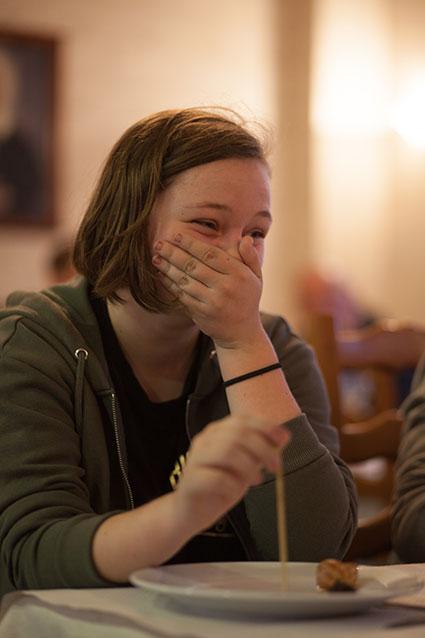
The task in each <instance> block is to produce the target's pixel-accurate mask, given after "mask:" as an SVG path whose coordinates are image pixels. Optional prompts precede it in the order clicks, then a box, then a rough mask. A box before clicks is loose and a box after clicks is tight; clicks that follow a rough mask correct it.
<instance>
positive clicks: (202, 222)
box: [192, 219, 218, 230]
mask: <svg viewBox="0 0 425 638" xmlns="http://www.w3.org/2000/svg"><path fill="white" fill-rule="evenodd" d="M192 224H197V225H198V226H203V227H204V228H210V229H211V230H217V228H218V224H217V222H215V221H214V220H212V219H194V220H193V222H192Z"/></svg>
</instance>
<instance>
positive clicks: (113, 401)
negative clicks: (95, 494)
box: [111, 392, 134, 510]
mask: <svg viewBox="0 0 425 638" xmlns="http://www.w3.org/2000/svg"><path fill="white" fill-rule="evenodd" d="M111 404H112V422H113V426H114V435H115V443H116V446H117V454H118V463H119V466H120V470H121V476H122V478H123V481H124V484H125V487H126V489H127V494H128V497H129V499H130V507H131V509H132V510H133V509H134V498H133V492H132V490H131V485H130V481H129V480H128V474H127V471H126V469H125V465H124V460H123V455H122V449H121V443H120V437H119V433H118V417H117V398H116V395H115V392H111Z"/></svg>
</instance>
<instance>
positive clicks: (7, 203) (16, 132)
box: [0, 29, 58, 226]
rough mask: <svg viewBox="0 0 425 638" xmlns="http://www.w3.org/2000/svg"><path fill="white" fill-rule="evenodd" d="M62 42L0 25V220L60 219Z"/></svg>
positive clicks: (33, 222) (39, 222)
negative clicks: (59, 59) (57, 208)
mask: <svg viewBox="0 0 425 638" xmlns="http://www.w3.org/2000/svg"><path fill="white" fill-rule="evenodd" d="M57 48H58V44H57V41H56V40H55V39H54V38H49V37H44V36H40V35H31V34H29V33H15V32H10V31H4V30H1V29H0V87H1V88H2V90H1V93H0V226H2V225H12V226H52V225H53V224H54V223H55V217H56V216H55V164H56V162H55V147H56V139H55V138H56V131H55V122H56V113H55V109H56V65H57Z"/></svg>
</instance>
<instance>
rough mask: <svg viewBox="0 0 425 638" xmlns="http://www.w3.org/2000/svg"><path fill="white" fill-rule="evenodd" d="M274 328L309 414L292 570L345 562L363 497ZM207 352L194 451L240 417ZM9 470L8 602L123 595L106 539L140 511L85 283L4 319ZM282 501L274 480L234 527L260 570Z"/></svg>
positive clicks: (5, 514) (233, 517)
mask: <svg viewBox="0 0 425 638" xmlns="http://www.w3.org/2000/svg"><path fill="white" fill-rule="evenodd" d="M262 318H263V323H264V326H265V329H266V331H267V333H268V334H269V336H270V338H271V340H272V342H273V345H274V348H275V350H276V352H277V354H278V357H279V360H280V361H281V364H282V368H283V371H284V374H285V376H286V379H287V382H288V384H289V387H290V388H291V391H292V393H293V394H294V396H295V399H296V400H297V401H298V404H299V405H300V407H301V410H302V412H303V414H302V415H301V416H299V417H297V418H295V419H293V420H292V421H290V422H289V423H288V428H289V429H290V430H291V433H292V438H291V442H290V444H289V446H288V447H287V448H286V450H285V461H284V465H285V475H286V478H285V485H286V501H287V503H286V511H287V521H288V549H289V558H290V560H303V561H319V560H322V559H323V558H329V557H336V558H342V557H343V556H344V553H345V551H346V550H347V548H348V547H349V545H350V542H351V539H352V537H353V534H354V532H355V529H356V515H357V505H356V494H355V488H354V484H353V479H352V476H351V474H350V471H349V469H348V468H347V466H346V465H345V464H344V463H343V462H342V461H341V460H340V459H339V457H338V437H337V432H336V430H335V428H333V427H332V426H331V425H330V420H329V419H330V417H329V406H328V400H327V397H326V392H325V389H324V384H323V380H322V377H321V375H320V372H319V371H318V368H317V364H316V362H315V358H314V355H313V353H312V350H311V348H309V347H308V346H307V345H306V344H305V343H304V342H303V341H302V340H300V339H299V338H298V337H297V336H296V335H294V334H293V333H292V332H291V330H290V328H289V326H288V325H287V323H286V322H285V321H284V320H283V319H281V318H280V317H273V316H271V315H262ZM203 341H204V351H203V353H202V358H201V363H200V367H199V371H198V376H197V382H196V387H195V390H194V392H193V393H192V395H191V396H190V397H189V399H188V403H187V410H186V412H187V417H186V418H187V423H186V427H187V431H188V433H189V435H190V437H193V436H194V435H195V434H196V433H197V432H199V431H200V430H201V429H202V428H203V427H204V426H205V425H206V424H207V423H209V422H210V421H213V420H215V419H219V418H222V417H223V416H225V415H226V414H228V413H229V407H228V403H227V399H226V394H225V390H224V388H223V384H222V378H221V375H220V370H219V366H218V362H217V358H216V356H215V353H214V344H213V342H212V341H211V340H210V339H208V338H205V339H204V340H203ZM140 444H141V445H143V438H141V441H140ZM0 458H1V464H0V548H1V550H0V551H1V570H0V594H4V593H5V592H7V591H10V590H13V589H38V588H56V587H102V586H107V585H110V584H111V583H108V582H106V581H105V580H104V579H102V577H101V576H100V575H99V574H98V573H97V571H96V568H95V565H94V562H93V559H92V540H93V535H94V534H95V532H96V529H97V528H98V526H99V525H100V524H101V523H102V521H104V520H105V519H106V518H107V517H109V516H111V515H114V514H115V513H118V512H120V511H123V510H127V509H129V508H131V507H132V506H133V504H132V493H131V485H130V484H129V480H128V475H127V464H126V449H125V433H124V427H123V423H122V420H121V416H120V409H119V405H118V402H117V398H116V396H115V392H114V388H113V387H112V382H111V378H110V374H109V371H108V366H107V363H106V360H105V355H104V351H103V345H102V338H101V334H100V331H99V326H98V323H97V320H96V317H95V315H94V313H93V310H92V306H91V303H90V299H89V289H88V285H87V282H86V281H85V280H84V279H83V278H76V279H74V280H73V281H72V282H71V283H69V284H65V285H60V286H55V287H52V288H50V289H47V290H44V291H42V292H39V293H14V294H13V295H11V296H10V298H9V300H8V303H7V307H6V308H5V309H3V310H2V311H0ZM274 499H275V493H274V477H273V476H272V475H265V478H264V482H263V483H262V484H261V485H258V486H255V487H253V488H251V489H250V490H249V491H248V492H247V494H246V496H245V498H244V499H243V501H241V503H240V504H239V505H237V506H236V507H235V508H234V509H233V510H232V511H231V512H229V514H228V518H229V522H230V524H231V525H232V526H233V528H234V530H235V533H236V534H237V535H238V537H239V539H240V540H241V542H242V544H243V546H244V548H245V552H246V555H247V559H249V560H277V559H278V542H277V534H276V514H275V501H274Z"/></svg>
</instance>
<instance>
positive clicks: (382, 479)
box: [307, 315, 425, 561]
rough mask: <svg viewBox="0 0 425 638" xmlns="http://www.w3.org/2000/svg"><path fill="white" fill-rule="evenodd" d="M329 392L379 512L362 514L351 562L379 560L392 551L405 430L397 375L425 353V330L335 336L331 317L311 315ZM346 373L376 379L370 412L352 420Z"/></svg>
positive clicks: (400, 327)
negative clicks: (397, 466) (344, 393)
mask: <svg viewBox="0 0 425 638" xmlns="http://www.w3.org/2000/svg"><path fill="white" fill-rule="evenodd" d="M307 338H308V340H309V341H310V343H311V345H312V346H313V347H314V349H315V350H316V355H317V358H318V362H319V365H320V367H321V369H322V373H323V376H324V379H325V382H326V385H327V388H328V393H329V399H330V403H331V409H332V416H333V423H334V425H335V426H336V427H337V428H338V429H339V434H340V443H341V457H342V458H343V459H344V460H345V461H346V462H347V463H348V464H349V465H350V467H351V469H352V471H353V475H354V478H355V481H356V485H357V489H358V493H359V499H360V503H362V501H363V502H365V500H367V499H370V498H371V497H372V498H373V499H374V501H375V506H376V511H374V512H373V513H368V514H367V515H366V516H361V518H360V519H359V524H358V529H357V532H356V535H355V538H354V540H353V543H352V545H351V547H350V549H349V551H348V553H347V555H346V559H348V560H354V559H356V560H359V559H367V560H370V559H372V558H373V559H374V560H375V561H379V559H380V558H382V557H383V556H385V554H386V553H388V552H389V550H390V549H391V539H390V521H391V498H392V488H393V464H394V461H395V458H396V455H397V449H398V444H399V438H400V431H401V426H402V420H401V417H400V415H399V413H398V411H397V408H398V403H399V396H398V388H397V377H398V375H399V373H400V372H401V371H402V370H405V369H407V368H414V367H415V366H416V365H417V363H418V361H419V359H420V357H421V355H422V353H423V352H424V351H425V329H424V328H422V327H418V326H415V325H413V324H406V323H401V322H397V321H381V322H379V323H377V324H374V325H373V326H370V327H367V328H363V329H358V330H350V331H341V332H339V333H336V332H335V330H334V323H333V319H332V317H331V316H326V315H315V316H312V317H311V323H310V331H309V334H308V335H307ZM344 370H358V371H365V370H366V371H367V372H368V374H369V375H370V377H371V379H372V380H373V401H372V404H371V406H370V409H371V414H370V415H368V416H367V418H365V419H363V420H360V421H352V420H351V421H350V419H349V418H347V416H346V415H345V414H344V410H343V407H342V401H341V387H340V379H341V374H342V372H343V371H344Z"/></svg>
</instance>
